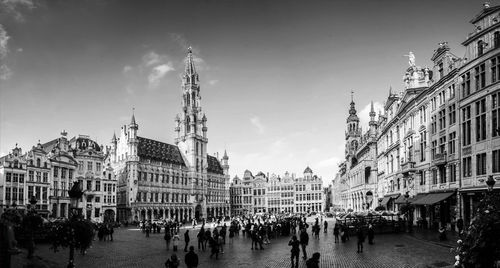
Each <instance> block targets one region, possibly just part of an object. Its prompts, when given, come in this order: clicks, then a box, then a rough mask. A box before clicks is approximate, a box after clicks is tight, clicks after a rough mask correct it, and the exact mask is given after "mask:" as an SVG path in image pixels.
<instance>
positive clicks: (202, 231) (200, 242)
mask: <svg viewBox="0 0 500 268" xmlns="http://www.w3.org/2000/svg"><path fill="white" fill-rule="evenodd" d="M196 237H197V238H198V250H200V248H201V249H202V250H203V251H205V246H204V244H203V238H204V237H205V228H203V226H201V229H200V231H199V232H198V234H197V235H196Z"/></svg>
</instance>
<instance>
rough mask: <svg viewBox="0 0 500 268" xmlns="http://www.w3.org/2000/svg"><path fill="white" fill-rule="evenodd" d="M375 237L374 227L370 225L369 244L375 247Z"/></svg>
mask: <svg viewBox="0 0 500 268" xmlns="http://www.w3.org/2000/svg"><path fill="white" fill-rule="evenodd" d="M374 237H375V231H374V230H373V225H372V224H371V223H370V224H369V225H368V244H370V245H373V238H374Z"/></svg>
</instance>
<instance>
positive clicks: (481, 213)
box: [455, 193, 500, 268]
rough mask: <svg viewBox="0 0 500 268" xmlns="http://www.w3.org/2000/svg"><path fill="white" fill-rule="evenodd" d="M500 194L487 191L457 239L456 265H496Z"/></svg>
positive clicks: (468, 267) (499, 251) (499, 246)
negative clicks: (468, 224) (467, 226)
mask: <svg viewBox="0 0 500 268" xmlns="http://www.w3.org/2000/svg"><path fill="white" fill-rule="evenodd" d="M499 209H500V195H498V194H494V193H486V194H485V196H484V198H483V199H482V200H481V201H480V203H479V206H478V208H477V211H476V215H475V216H474V218H473V219H472V221H471V224H470V226H469V228H468V229H467V230H465V231H464V234H463V235H462V237H463V239H460V240H458V241H457V244H458V246H457V248H456V249H455V252H456V253H458V255H456V256H455V260H456V262H455V267H461V268H483V267H485V268H486V267H488V268H489V267H494V265H495V262H496V261H498V259H499V258H500V257H499V256H500V211H499Z"/></svg>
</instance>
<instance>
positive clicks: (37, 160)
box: [36, 158, 41, 167]
mask: <svg viewBox="0 0 500 268" xmlns="http://www.w3.org/2000/svg"><path fill="white" fill-rule="evenodd" d="M40 163H41V162H40V158H37V159H36V166H37V167H40V165H41V164H40Z"/></svg>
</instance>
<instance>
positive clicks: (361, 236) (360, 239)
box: [356, 226, 365, 253]
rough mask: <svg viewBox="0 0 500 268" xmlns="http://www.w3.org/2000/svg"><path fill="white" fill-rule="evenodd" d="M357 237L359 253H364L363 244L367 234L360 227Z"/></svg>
mask: <svg viewBox="0 0 500 268" xmlns="http://www.w3.org/2000/svg"><path fill="white" fill-rule="evenodd" d="M356 236H357V237H358V253H360V252H363V243H364V242H365V234H364V233H363V228H362V227H361V226H359V227H358V230H357V232H356Z"/></svg>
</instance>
